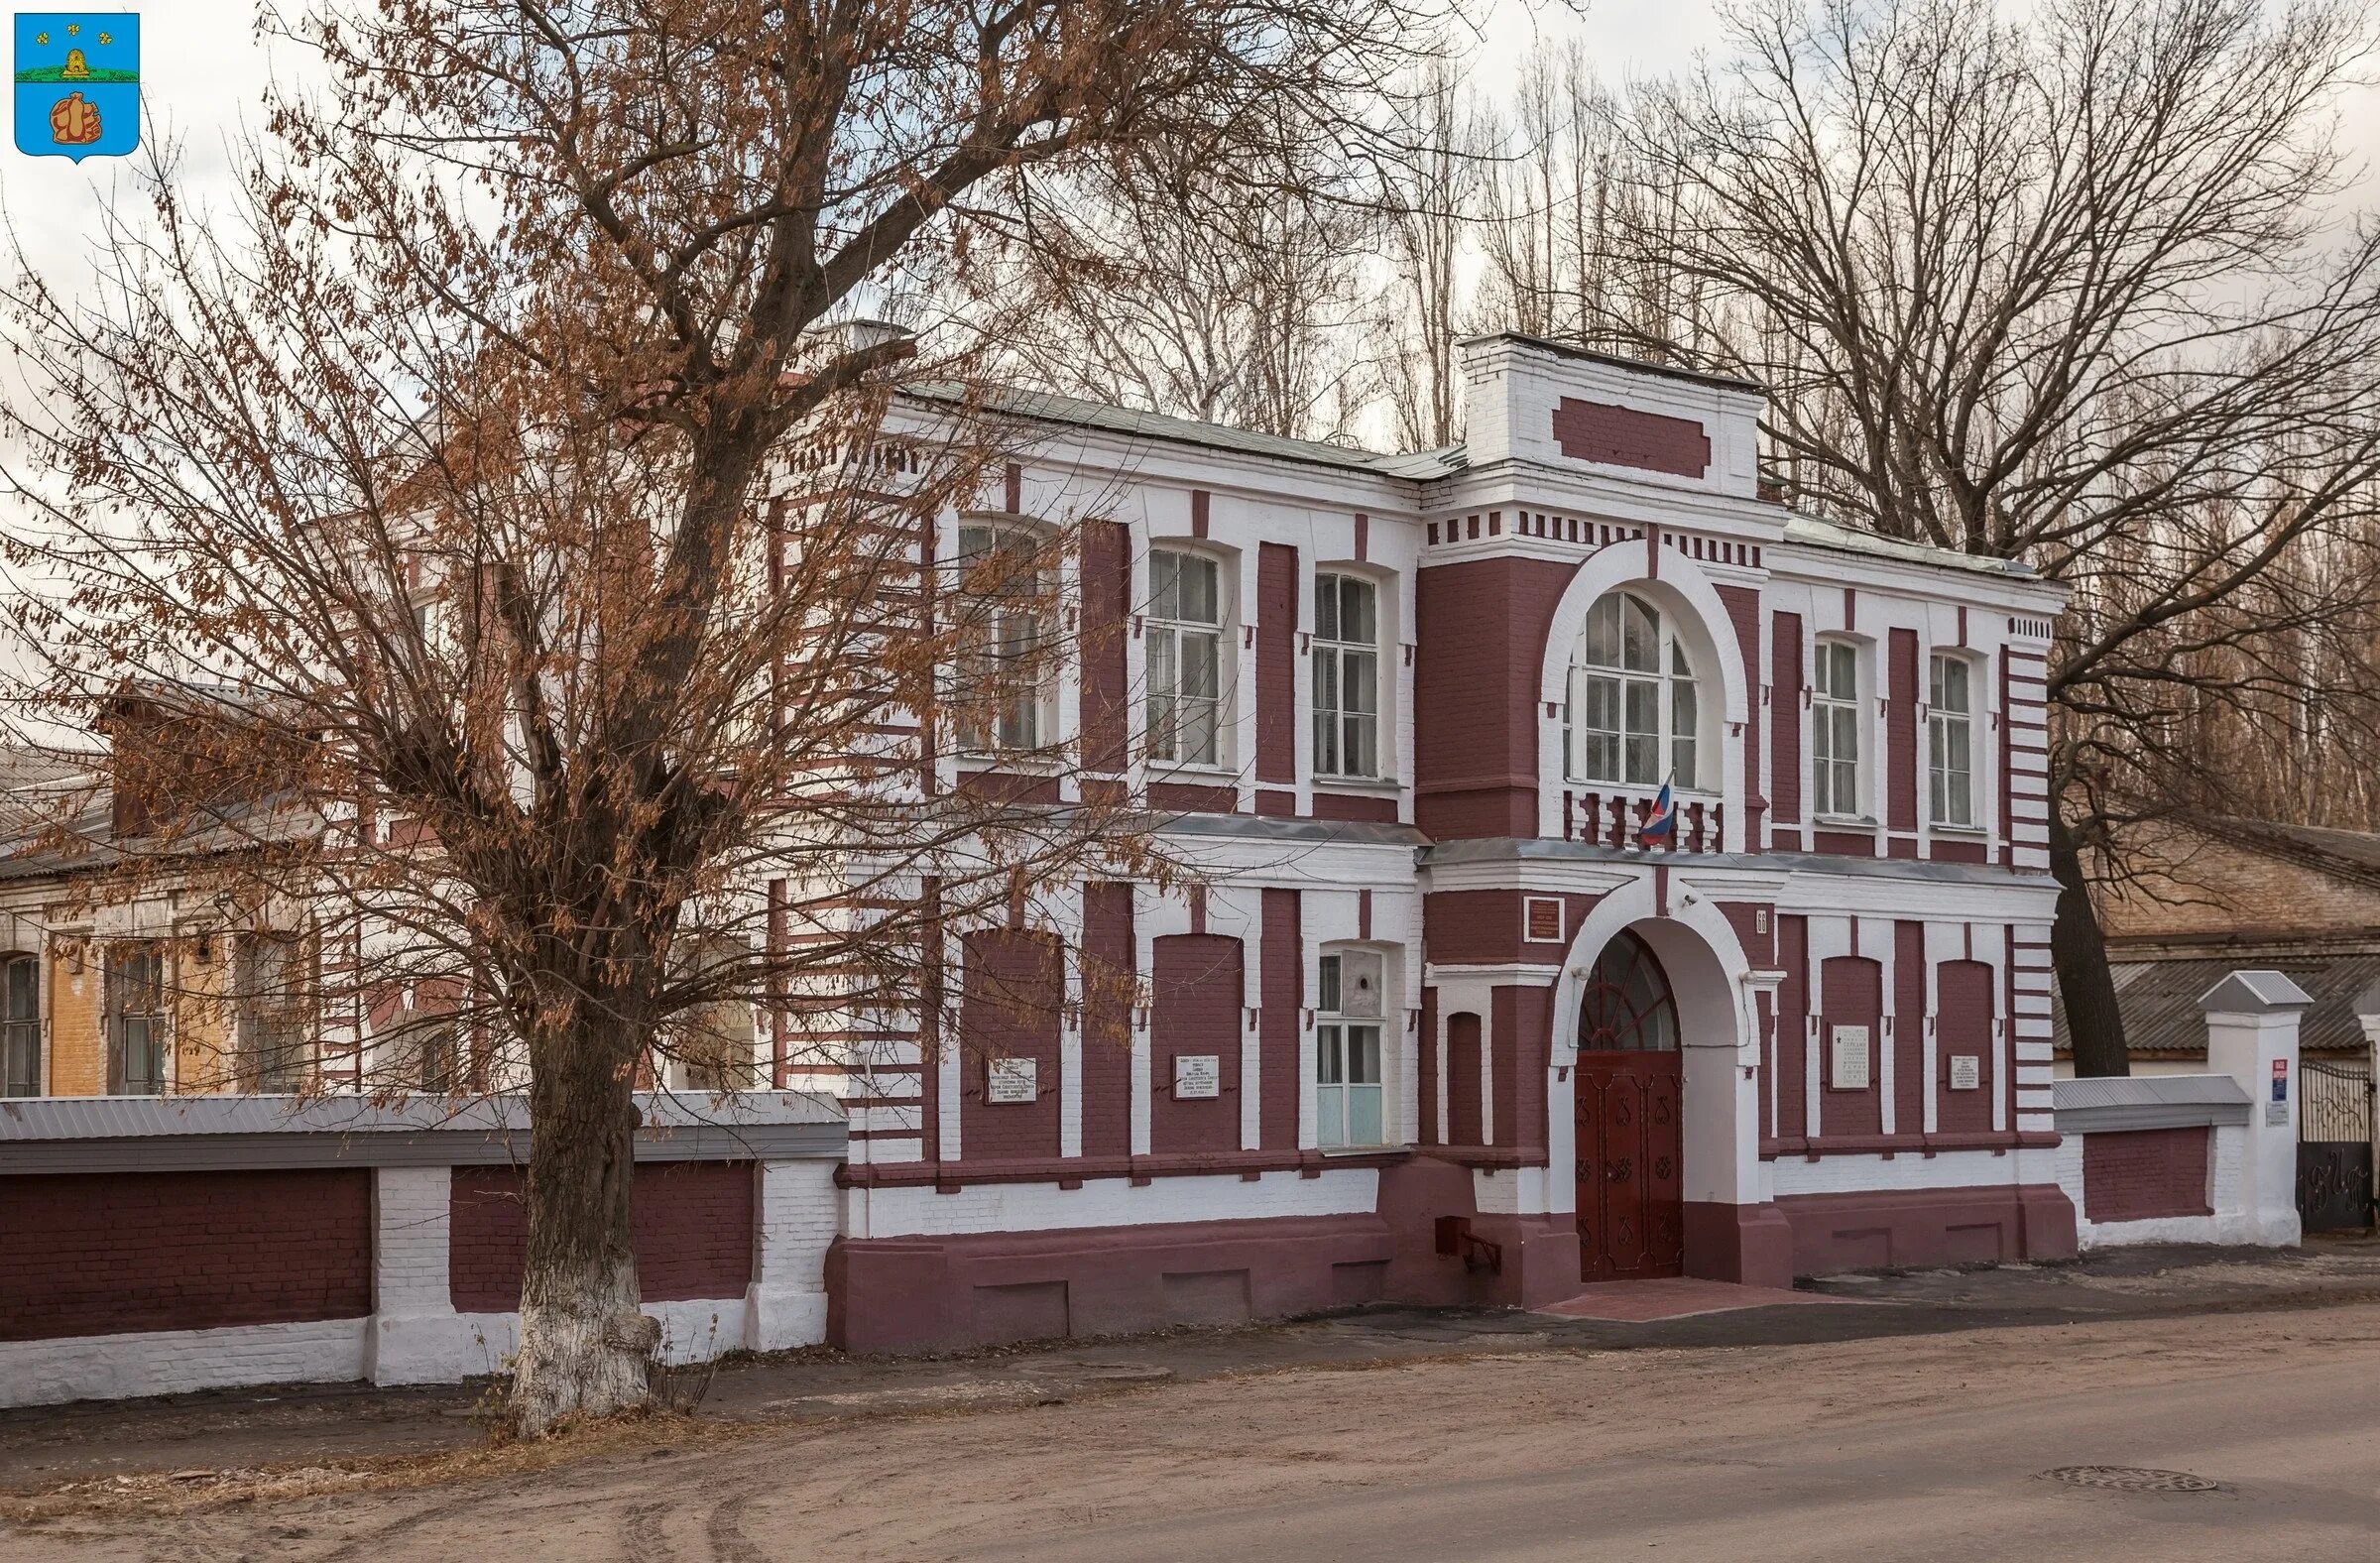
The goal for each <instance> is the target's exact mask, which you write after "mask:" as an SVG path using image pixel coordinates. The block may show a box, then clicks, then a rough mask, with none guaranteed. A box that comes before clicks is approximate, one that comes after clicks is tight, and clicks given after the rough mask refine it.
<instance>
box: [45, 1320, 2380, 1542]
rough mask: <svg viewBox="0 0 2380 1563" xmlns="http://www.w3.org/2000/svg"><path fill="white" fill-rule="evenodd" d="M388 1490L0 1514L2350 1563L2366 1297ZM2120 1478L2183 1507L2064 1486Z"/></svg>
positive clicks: (482, 1532)
mask: <svg viewBox="0 0 2380 1563" xmlns="http://www.w3.org/2000/svg"><path fill="white" fill-rule="evenodd" d="M634 1442H635V1444H636V1445H637V1446H631V1447H624V1448H619V1449H615V1450H613V1451H612V1452H609V1453H606V1454H603V1455H599V1456H596V1457H593V1458H590V1459H586V1460H584V1461H581V1462H577V1463H574V1464H568V1465H563V1466H559V1467H556V1468H553V1469H548V1470H541V1471H515V1472H513V1473H511V1474H509V1475H498V1476H495V1477H476V1478H472V1479H468V1480H464V1481H461V1482H450V1483H444V1484H440V1485H437V1486H433V1487H430V1488H426V1489H422V1490H417V1491H396V1492H350V1493H342V1494H336V1495H332V1496H325V1497H314V1498H305V1499H299V1500H273V1499H265V1500H257V1501H251V1502H247V1503H238V1504H235V1505H233V1506H229V1507H221V1508H214V1509H205V1510H198V1511H189V1512H169V1513H160V1512H154V1511H152V1512H148V1513H141V1514H133V1515H124V1516H82V1517H72V1518H60V1519H53V1520H49V1521H45V1522H43V1523H41V1524H38V1525H36V1526H33V1527H31V1528H23V1529H17V1530H14V1531H0V1557H6V1558H8V1559H10V1560H12V1563H44V1560H52V1559H86V1558H141V1559H160V1560H164V1559H192V1560H196V1559H207V1560H213V1559H230V1558H256V1559H267V1558H270V1559H306V1560H317V1559H318V1560H329V1559H348V1558H354V1559H416V1558H417V1559H434V1560H438V1563H458V1560H465V1559H477V1558H498V1557H501V1558H525V1559H557V1560H558V1559H626V1560H632V1563H679V1560H684V1563H696V1560H705V1559H710V1560H721V1563H752V1560H760V1559H807V1558H834V1559H837V1560H844V1559H861V1558H974V1557H1015V1558H1033V1559H1053V1560H1054V1559H1103V1560H1104V1559H1120V1558H1133V1559H1138V1558H1151V1559H1159V1558H1224V1559H1233V1560H1235V1563H1238V1560H1246V1559H1265V1558H1275V1557H1279V1558H1291V1557H1294V1558H1300V1559H1335V1558H1383V1557H1387V1558H1493V1559H1532V1560H1534V1559H1555V1558H1561V1559H1580V1558H1588V1557H1597V1558H1600V1557H1617V1556H1637V1555H1642V1556H1661V1557H1670V1558H1734V1557H1751V1556H1758V1557H1761V1558H1763V1559H1795V1558H1814V1559H1815V1558H1821V1557H1824V1558H1829V1559H1838V1558H1841V1557H1842V1556H1844V1554H1845V1553H1846V1552H1849V1553H1852V1554H1854V1555H1864V1556H1870V1557H1886V1558H1998V1557H2072V1556H2089V1557H2094V1558H2133V1557H2138V1558H2144V1559H2146V1558H2156V1559H2189V1558H2199V1557H2207V1558H2213V1557H2221V1558H2224V1559H2243V1558H2290V1559H2331V1558H2338V1559H2374V1558H2380V1305H2374V1304H2371V1303H2368V1302H2367V1303H2356V1304H2349V1305H2341V1306H2332V1307H2326V1308H2318V1309H2310V1310H2303V1311H2289V1312H2277V1313H2232V1314H2211V1315H2202V1316H2198V1317H2192V1318H2183V1319H2165V1320H2157V1321H2153V1322H2152V1321H2143V1320H2137V1319H2124V1320H2108V1321H2097V1322H2090V1323H2083V1324H2077V1325H2071V1326H2048V1327H2034V1328H2027V1329H2010V1330H1978V1331H1969V1332H1962V1333H1948V1334H1933V1335H1924V1336H1915V1337H1900V1338H1880V1339H1868V1340H1858V1341H1846V1342H1834V1343H1822V1344H1808V1345H1756V1346H1745V1347H1737V1348H1710V1349H1640V1350H1634V1351H1626V1352H1609V1351H1580V1350H1564V1349H1559V1348H1542V1347H1541V1348H1535V1349H1529V1350H1519V1351H1512V1352H1506V1353H1500V1354H1492V1355H1474V1356H1470V1357H1466V1358H1463V1359H1459V1360H1445V1359H1437V1360H1425V1361H1413V1362H1404V1363H1399V1364H1395V1365H1392V1366H1384V1367H1376V1368H1371V1369H1356V1368H1327V1369H1315V1368H1300V1369H1292V1370H1287V1371H1281V1372H1273V1373H1265V1374H1258V1375H1249V1376H1239V1377H1225V1378H1216V1379H1208V1380H1204V1381H1198V1382H1188V1383H1183V1382H1166V1383H1151V1384H1149V1385H1147V1386H1145V1387H1137V1388H1131V1389H1129V1390H1125V1391H1122V1392H1111V1393H1108V1394H1105V1395H1103V1396H1101V1397H1099V1398H1093V1399H1086V1400H1081V1401H1068V1402H1063V1403H1057V1404H1049V1405H1023V1406H1017V1405H1008V1406H1001V1407H997V1408H992V1409H952V1410H947V1411H943V1412H940V1413H935V1414H912V1415H904V1416H890V1417H877V1418H872V1419H868V1420H861V1421H844V1422H839V1423H831V1424H817V1423H811V1424H803V1425H778V1426H770V1425H766V1424H752V1423H745V1424H741V1425H732V1426H731V1425H723V1424H718V1423H712V1424H709V1425H708V1426H707V1427H705V1428H704V1429H703V1430H702V1431H700V1432H699V1433H695V1434H692V1435H683V1434H681V1435H672V1434H671V1433H670V1432H669V1431H668V1430H667V1429H662V1428H656V1429H654V1430H653V1431H652V1432H651V1433H650V1434H649V1435H647V1436H646V1437H645V1438H644V1439H641V1440H637V1441H634ZM2079 1465H2093V1466H2124V1467H2132V1466H2142V1467H2152V1468H2157V1469H2162V1470H2175V1471H2181V1472H2185V1473H2189V1474H2191V1475H2194V1476H2197V1477H2200V1478H2203V1479H2205V1480H2207V1481H2210V1482H2213V1483H2216V1484H2220V1486H2219V1489H2218V1490H2216V1491H2213V1492H2207V1493H2198V1494H2171V1493H2167V1494H2150V1495H2141V1494H2132V1493H2124V1492H2109V1491H2101V1490H2095V1489H2089V1488H2077V1487H2074V1486H2070V1485H2068V1484H2066V1483H2063V1482H2061V1481H2058V1480H2055V1479H2051V1478H2048V1477H2045V1476H2044V1475H2043V1473H2044V1472H2047V1471H2050V1470H2052V1469H2053V1468H2059V1467H2068V1466H2079Z"/></svg>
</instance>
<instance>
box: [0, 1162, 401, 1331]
mask: <svg viewBox="0 0 2380 1563" xmlns="http://www.w3.org/2000/svg"><path fill="white" fill-rule="evenodd" d="M371 1311H372V1174H371V1172H370V1171H368V1170H365V1169H361V1168H353V1169H351V1168H324V1169H313V1168H308V1169H302V1170H299V1169H283V1170H275V1171H241V1172H111V1173H89V1174H85V1173H61V1174H51V1175H46V1176H31V1177H6V1178H0V1341H40V1340H58V1339H61V1338H65V1337H71V1336H79V1335H126V1334H131V1333H134V1332H137V1331H147V1330H210V1329H220V1328H223V1327H226V1326H230V1325H247V1324H288V1323H295V1322H297V1321H299V1320H306V1319H353V1318H361V1317H363V1316H364V1315H366V1314H369V1313H370V1312H371Z"/></svg>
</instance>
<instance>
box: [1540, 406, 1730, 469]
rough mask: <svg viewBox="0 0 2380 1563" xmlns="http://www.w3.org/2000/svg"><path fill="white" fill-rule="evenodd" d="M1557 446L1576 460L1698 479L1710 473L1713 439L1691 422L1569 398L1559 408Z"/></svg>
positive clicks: (1555, 415) (1555, 430)
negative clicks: (1671, 473) (1672, 473)
mask: <svg viewBox="0 0 2380 1563" xmlns="http://www.w3.org/2000/svg"><path fill="white" fill-rule="evenodd" d="M1554 442H1555V443H1556V444H1558V445H1560V446H1561V447H1562V454H1564V455H1566V456H1568V457H1570V458H1571V459H1572V460H1573V461H1601V462H1603V463H1605V464H1606V465H1608V466H1615V467H1636V468H1639V469H1640V470H1643V471H1646V472H1674V473H1676V474H1677V475H1678V476H1680V477H1688V478H1699V477H1701V476H1702V475H1703V474H1704V473H1706V472H1708V471H1710V470H1711V436H1710V435H1709V434H1707V433H1705V432H1704V431H1703V425H1702V424H1700V423H1698V422H1696V421H1694V420H1692V419H1690V418H1666V417H1663V416H1662V415H1661V414H1658V413H1640V412H1638V411H1636V410H1635V409H1634V408H1626V407H1616V406H1614V405H1612V404H1611V403H1609V402H1582V401H1580V400H1578V399H1577V398H1576V397H1564V398H1563V399H1562V401H1561V405H1560V406H1558V407H1556V408H1555V409H1554Z"/></svg>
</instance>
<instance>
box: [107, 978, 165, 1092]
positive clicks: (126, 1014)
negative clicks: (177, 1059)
mask: <svg viewBox="0 0 2380 1563" xmlns="http://www.w3.org/2000/svg"><path fill="white" fill-rule="evenodd" d="M106 987H107V1044H108V1045H107V1091H108V1094H109V1095H110V1096H162V1095H164V1094H165V1089H166V1042H167V1035H168V1031H167V1026H166V968H165V956H164V954H163V953H162V952H161V951H160V950H159V948H158V946H157V945H156V944H155V943H150V942H142V943H131V944H111V945H109V946H108V947H107V982H106Z"/></svg>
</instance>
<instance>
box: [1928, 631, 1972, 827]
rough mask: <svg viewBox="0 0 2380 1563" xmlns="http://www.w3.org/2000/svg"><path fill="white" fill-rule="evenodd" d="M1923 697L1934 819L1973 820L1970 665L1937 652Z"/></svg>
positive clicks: (1966, 823) (1965, 823)
mask: <svg viewBox="0 0 2380 1563" xmlns="http://www.w3.org/2000/svg"><path fill="white" fill-rule="evenodd" d="M1931 672H1932V676H1931V678H1930V679H1929V681H1928V684H1927V700H1926V776H1927V782H1928V791H1929V793H1930V795H1931V798H1932V801H1933V805H1934V823H1935V824H1937V825H1950V826H1954V827H1971V826H1972V825H1973V824H1974V822H1975V705H1974V666H1973V664H1972V663H1970V662H1969V661H1967V660H1966V659H1965V658H1963V657H1956V656H1952V655H1950V654H1948V653H1942V652H1937V653H1936V654H1935V656H1934V661H1933V666H1932V669H1931Z"/></svg>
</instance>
